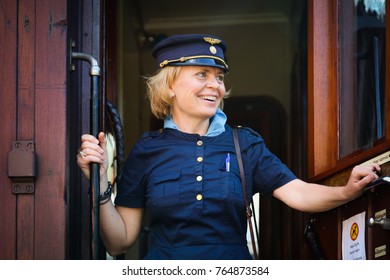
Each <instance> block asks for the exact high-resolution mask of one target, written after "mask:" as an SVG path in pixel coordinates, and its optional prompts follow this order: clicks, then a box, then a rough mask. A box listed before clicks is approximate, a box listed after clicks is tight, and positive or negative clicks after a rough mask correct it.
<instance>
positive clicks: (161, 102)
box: [145, 66, 230, 119]
mask: <svg viewBox="0 0 390 280" xmlns="http://www.w3.org/2000/svg"><path fill="white" fill-rule="evenodd" d="M180 69H181V66H167V67H164V68H162V69H160V70H158V71H157V72H156V74H155V75H153V76H150V77H145V79H146V86H147V88H146V94H147V97H148V98H149V100H150V109H151V110H152V113H153V115H154V116H156V117H157V118H158V119H164V118H165V117H169V116H170V115H171V107H172V104H173V100H172V97H171V96H170V94H169V90H170V88H171V86H172V84H173V82H174V81H175V79H176V77H177V76H178V75H179V73H180ZM229 95H230V90H229V91H227V92H226V93H225V95H224V98H227V97H228V96H229ZM219 107H220V108H221V109H222V108H223V100H221V103H220V104H219Z"/></svg>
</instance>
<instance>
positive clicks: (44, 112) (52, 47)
mask: <svg viewBox="0 0 390 280" xmlns="http://www.w3.org/2000/svg"><path fill="white" fill-rule="evenodd" d="M36 11H37V16H36V18H37V23H36V25H37V26H36V29H37V32H36V36H37V37H36V51H35V59H36V64H35V69H34V70H35V71H34V72H35V87H36V89H35V90H36V97H35V98H36V104H35V106H36V111H35V131H36V132H35V133H36V151H37V156H38V160H39V170H38V172H39V173H38V180H37V183H36V194H35V229H34V230H35V231H34V234H35V259H64V258H65V240H66V236H65V234H66V227H65V222H66V220H65V217H66V211H65V210H66V208H65V205H66V204H65V203H66V201H65V197H66V189H65V176H66V162H67V161H68V156H67V154H66V151H67V150H66V76H67V64H66V56H67V39H66V38H67V37H66V36H67V26H66V1H57V0H40V1H37V6H36ZM70 160H75V156H74V155H72V156H70Z"/></svg>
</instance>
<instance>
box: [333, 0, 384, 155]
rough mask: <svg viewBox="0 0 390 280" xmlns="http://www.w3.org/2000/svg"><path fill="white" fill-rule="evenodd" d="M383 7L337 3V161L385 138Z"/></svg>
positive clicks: (354, 0) (374, 2)
mask: <svg viewBox="0 0 390 280" xmlns="http://www.w3.org/2000/svg"><path fill="white" fill-rule="evenodd" d="M385 6H386V3H385V0H347V1H346V0H339V1H338V9H339V13H338V15H339V16H338V17H339V18H338V20H339V25H338V26H339V30H338V56H339V57H338V61H339V62H340V64H339V65H338V71H339V81H338V87H339V93H340V94H339V98H340V100H339V105H340V106H339V158H343V157H345V156H348V155H350V154H352V153H354V152H355V151H358V150H365V149H369V148H371V147H373V146H374V145H375V143H376V142H377V140H380V139H381V138H382V137H384V135H385V62H386V61H385V57H386V56H385V43H386V40H385V22H386V15H385Z"/></svg>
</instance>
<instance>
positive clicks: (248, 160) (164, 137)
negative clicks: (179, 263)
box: [115, 124, 296, 260]
mask: <svg viewBox="0 0 390 280" xmlns="http://www.w3.org/2000/svg"><path fill="white" fill-rule="evenodd" d="M238 132H239V133H238V134H239V139H240V146H241V151H242V157H243V160H244V165H245V177H246V182H247V188H248V196H251V195H252V194H255V193H258V192H259V193H261V194H265V195H271V194H272V191H273V190H275V189H276V188H278V187H280V186H282V185H284V184H286V183H288V182H290V181H291V180H293V179H295V178H296V177H295V175H294V174H293V173H292V172H291V171H290V170H289V169H288V168H287V167H286V166H285V165H284V164H283V163H282V162H281V161H280V160H279V159H278V158H277V157H276V156H275V155H273V154H272V153H271V152H270V151H269V150H268V149H267V148H266V146H265V144H264V141H263V139H262V137H261V136H260V135H259V134H258V133H256V132H254V131H253V130H251V129H249V128H239V131H238ZM228 158H230V164H227V159H228ZM115 204H116V205H120V206H125V207H136V208H138V207H141V208H144V207H146V209H147V212H148V215H149V216H150V226H151V234H152V247H151V249H150V251H149V253H148V254H147V256H146V257H145V259H194V260H199V259H224V260H227V259H251V258H252V257H251V255H250V254H249V250H248V246H247V240H246V230H247V219H246V215H245V204H244V198H243V193H242V188H241V182H240V172H239V169H238V163H237V158H236V153H235V150H234V143H233V134H232V128H231V127H230V126H229V125H227V124H226V125H225V128H224V132H222V133H221V134H219V135H217V136H213V137H209V136H199V135H197V134H188V133H183V132H180V131H179V130H176V129H171V128H165V129H162V130H160V131H155V132H148V133H145V134H144V135H143V136H142V137H141V138H140V139H139V140H138V142H137V143H136V144H135V146H134V148H133V149H132V151H131V153H130V155H129V157H128V159H127V161H126V167H125V171H124V173H123V175H122V180H121V182H119V184H118V194H117V197H116V200H115Z"/></svg>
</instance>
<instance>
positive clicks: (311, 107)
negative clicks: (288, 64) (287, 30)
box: [308, 0, 338, 177]
mask: <svg viewBox="0 0 390 280" xmlns="http://www.w3.org/2000/svg"><path fill="white" fill-rule="evenodd" d="M332 2H333V1H314V0H311V1H309V2H308V17H309V20H308V22H309V24H308V37H309V41H308V69H309V70H308V135H309V142H308V149H309V168H308V172H309V176H310V177H312V176H315V175H317V174H319V173H321V172H324V171H326V170H328V169H329V168H331V167H333V166H334V165H335V163H336V160H337V154H338V153H337V152H338V147H337V143H338V142H337V106H335V105H336V104H337V90H336V89H337V87H336V86H337V80H336V78H337V75H336V59H337V54H336V50H337V48H336V47H335V46H336V45H335V43H334V39H336V38H334V37H335V36H334V34H337V32H336V30H335V27H334V26H335V25H334V24H332V23H334V22H336V17H335V14H336V13H335V11H334V5H333V4H332ZM314 15H315V17H314ZM324 135H326V137H324Z"/></svg>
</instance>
